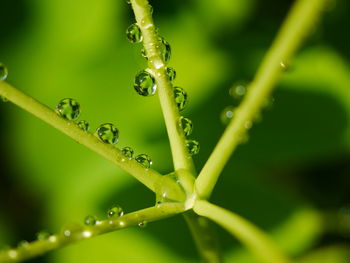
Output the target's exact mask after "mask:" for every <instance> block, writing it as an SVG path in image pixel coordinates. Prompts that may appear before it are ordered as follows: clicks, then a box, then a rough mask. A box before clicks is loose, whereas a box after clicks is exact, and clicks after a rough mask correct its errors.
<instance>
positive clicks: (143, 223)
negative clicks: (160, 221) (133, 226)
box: [138, 220, 147, 228]
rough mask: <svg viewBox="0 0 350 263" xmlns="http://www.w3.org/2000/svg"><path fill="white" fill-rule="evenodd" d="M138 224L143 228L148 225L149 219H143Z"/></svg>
mask: <svg viewBox="0 0 350 263" xmlns="http://www.w3.org/2000/svg"><path fill="white" fill-rule="evenodd" d="M138 226H139V227H141V228H144V227H146V226H147V221H146V220H143V221H141V222H140V223H138Z"/></svg>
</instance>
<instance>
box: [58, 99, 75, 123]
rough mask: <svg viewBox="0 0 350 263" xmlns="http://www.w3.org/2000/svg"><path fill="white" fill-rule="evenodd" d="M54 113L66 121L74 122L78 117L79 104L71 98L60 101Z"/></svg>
mask: <svg viewBox="0 0 350 263" xmlns="http://www.w3.org/2000/svg"><path fill="white" fill-rule="evenodd" d="M56 112H57V113H58V114H59V115H60V116H61V117H63V118H64V119H66V120H73V121H74V120H76V119H78V118H79V116H80V104H79V103H78V102H77V101H76V100H75V99H71V98H65V99H62V100H61V101H60V102H59V103H58V104H57V106H56Z"/></svg>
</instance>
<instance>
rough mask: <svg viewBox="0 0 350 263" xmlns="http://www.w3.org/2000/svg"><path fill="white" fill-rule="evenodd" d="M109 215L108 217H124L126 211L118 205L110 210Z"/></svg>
mask: <svg viewBox="0 0 350 263" xmlns="http://www.w3.org/2000/svg"><path fill="white" fill-rule="evenodd" d="M107 215H108V217H117V216H123V215H124V211H123V208H122V207H121V206H119V205H116V206H113V207H112V208H110V209H109V210H108V212H107Z"/></svg>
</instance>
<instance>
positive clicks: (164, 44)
mask: <svg viewBox="0 0 350 263" xmlns="http://www.w3.org/2000/svg"><path fill="white" fill-rule="evenodd" d="M159 42H160V44H161V45H160V47H159V48H160V53H161V55H162V59H163V61H164V63H168V62H169V60H170V58H171V46H170V44H169V43H168V41H166V40H165V39H164V38H162V37H159Z"/></svg>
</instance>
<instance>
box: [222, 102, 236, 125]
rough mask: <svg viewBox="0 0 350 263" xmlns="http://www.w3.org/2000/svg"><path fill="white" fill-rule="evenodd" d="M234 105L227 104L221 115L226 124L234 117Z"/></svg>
mask: <svg viewBox="0 0 350 263" xmlns="http://www.w3.org/2000/svg"><path fill="white" fill-rule="evenodd" d="M234 110H235V107H234V106H227V107H226V108H225V109H224V110H223V111H222V112H221V115H220V119H221V122H222V123H223V124H224V125H226V124H228V123H229V122H230V121H231V120H232V119H233V117H234V115H235V114H234Z"/></svg>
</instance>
